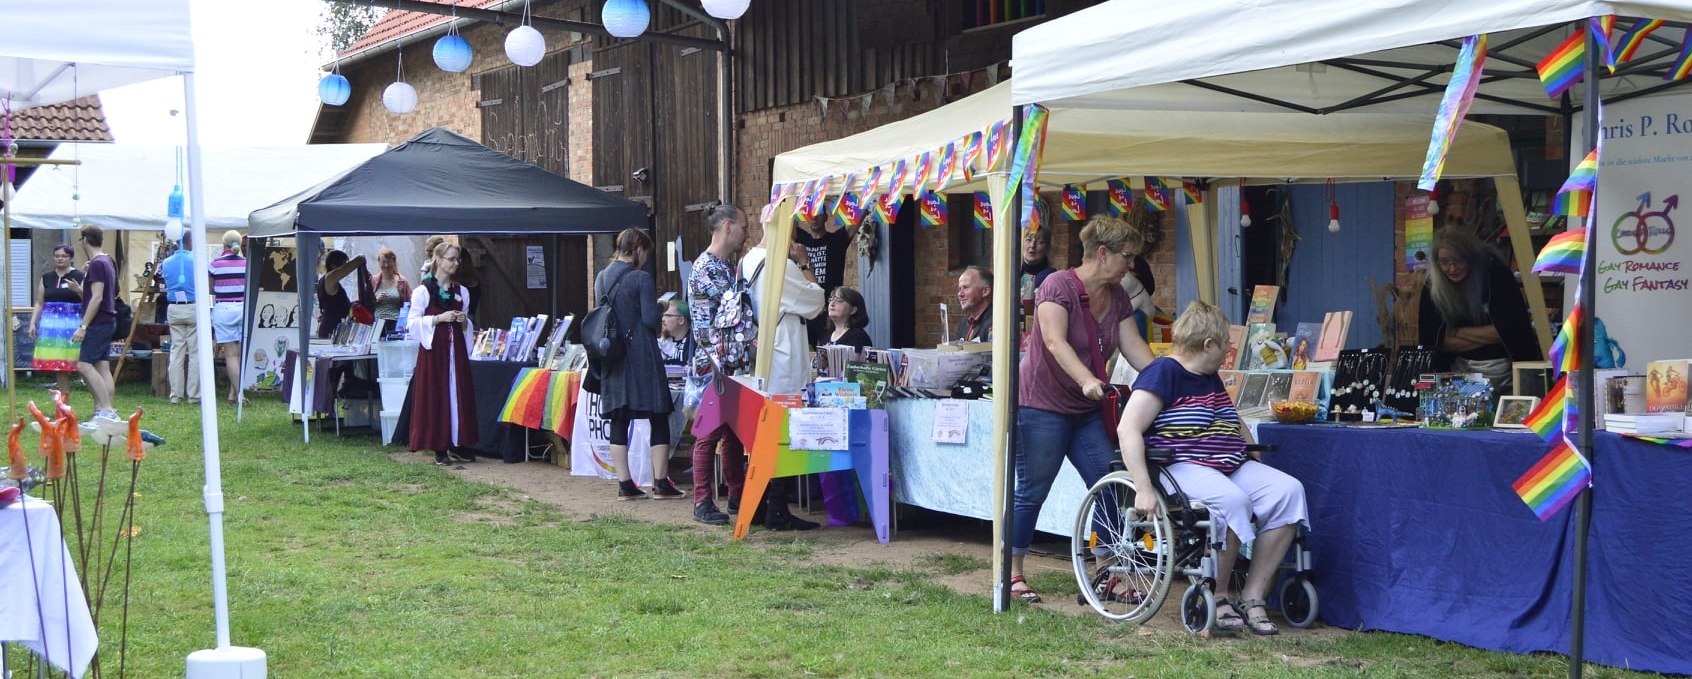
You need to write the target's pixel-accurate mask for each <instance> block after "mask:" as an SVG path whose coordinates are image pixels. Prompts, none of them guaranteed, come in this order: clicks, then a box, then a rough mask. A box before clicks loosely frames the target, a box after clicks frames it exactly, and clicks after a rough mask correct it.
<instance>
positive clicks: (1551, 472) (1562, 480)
mask: <svg viewBox="0 0 1692 679" xmlns="http://www.w3.org/2000/svg"><path fill="white" fill-rule="evenodd" d="M1589 485H1592V467H1591V465H1590V464H1588V463H1587V461H1586V458H1585V457H1583V456H1581V454H1580V452H1579V451H1577V450H1575V447H1574V445H1573V444H1570V443H1569V441H1568V439H1566V438H1565V439H1562V440H1561V441H1560V442H1558V444H1557V446H1556V447H1555V448H1552V449H1551V452H1549V453H1546V454H1545V457H1543V458H1541V459H1540V460H1539V463H1538V464H1536V465H1534V466H1533V468H1531V469H1529V470H1528V471H1527V473H1526V474H1523V475H1522V477H1521V478H1519V479H1516V482H1515V483H1514V484H1512V485H1511V487H1512V488H1514V489H1515V491H1516V495H1517V496H1518V497H1520V498H1521V499H1522V502H1525V503H1527V506H1528V508H1529V509H1532V510H1533V513H1534V516H1537V517H1539V520H1540V521H1544V520H1546V519H1548V518H1550V517H1551V515H1553V514H1556V513H1557V511H1558V510H1560V509H1562V508H1563V507H1564V506H1565V505H1567V504H1568V503H1569V501H1571V500H1573V499H1575V497H1577V496H1579V495H1580V491H1582V490H1585V489H1586V487H1587V486H1589Z"/></svg>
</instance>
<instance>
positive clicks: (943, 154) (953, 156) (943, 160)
mask: <svg viewBox="0 0 1692 679" xmlns="http://www.w3.org/2000/svg"><path fill="white" fill-rule="evenodd" d="M957 170H958V143H957V142H955V141H954V142H947V143H946V148H944V149H941V150H940V169H939V170H937V171H936V172H935V173H934V190H935V191H944V190H946V187H948V186H951V185H952V173H953V172H956V171H957Z"/></svg>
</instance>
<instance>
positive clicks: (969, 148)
mask: <svg viewBox="0 0 1692 679" xmlns="http://www.w3.org/2000/svg"><path fill="white" fill-rule="evenodd" d="M963 142H964V148H963V173H964V181H966V182H971V181H975V172H976V170H978V169H980V168H977V167H976V165H975V161H977V160H979V159H980V158H981V132H980V131H979V130H977V131H975V132H971V133H969V136H967V137H964V138H963Z"/></svg>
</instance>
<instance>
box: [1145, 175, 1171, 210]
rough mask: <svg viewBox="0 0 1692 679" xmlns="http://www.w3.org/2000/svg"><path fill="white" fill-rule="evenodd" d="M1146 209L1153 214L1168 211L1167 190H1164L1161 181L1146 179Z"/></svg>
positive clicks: (1153, 178)
mask: <svg viewBox="0 0 1692 679" xmlns="http://www.w3.org/2000/svg"><path fill="white" fill-rule="evenodd" d="M1146 209H1148V210H1151V211H1153V212H1162V211H1164V210H1168V209H1169V190H1168V189H1166V188H1164V186H1163V180H1162V179H1158V178H1157V177H1146Z"/></svg>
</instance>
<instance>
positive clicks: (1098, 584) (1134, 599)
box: [1075, 573, 1144, 606]
mask: <svg viewBox="0 0 1692 679" xmlns="http://www.w3.org/2000/svg"><path fill="white" fill-rule="evenodd" d="M1104 575H1105V574H1104V573H1100V574H1099V575H1097V576H1095V577H1094V578H1093V596H1094V597H1096V598H1098V600H1099V603H1123V604H1128V605H1130V606H1133V605H1138V604H1139V603H1140V602H1141V601H1142V600H1143V599H1144V597H1141V596H1140V592H1139V590H1136V589H1134V588H1133V586H1129V587H1128V589H1127V590H1125V591H1124V590H1118V589H1117V586H1118V585H1121V584H1123V582H1122V578H1119V577H1116V576H1111V577H1109V578H1106V577H1104ZM1075 603H1077V604H1080V605H1083V606H1085V605H1087V599H1086V597H1084V596H1081V595H1076V597H1075Z"/></svg>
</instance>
